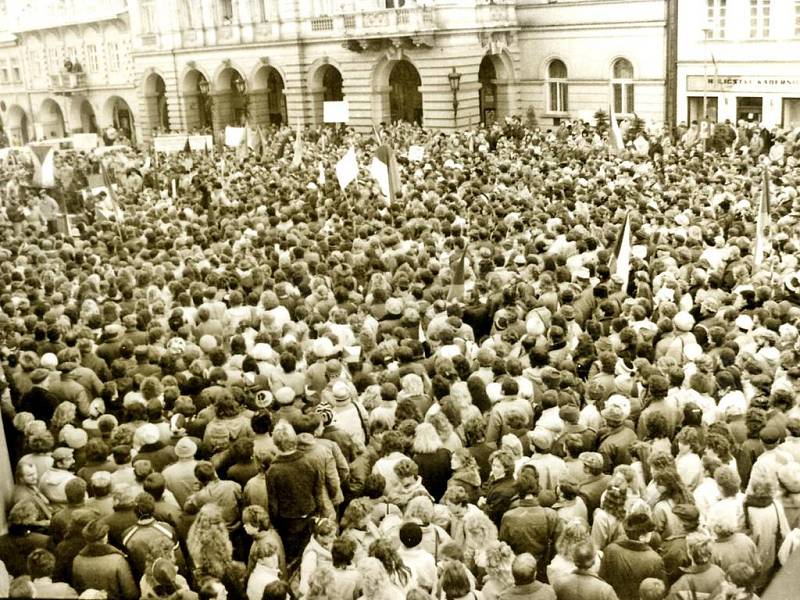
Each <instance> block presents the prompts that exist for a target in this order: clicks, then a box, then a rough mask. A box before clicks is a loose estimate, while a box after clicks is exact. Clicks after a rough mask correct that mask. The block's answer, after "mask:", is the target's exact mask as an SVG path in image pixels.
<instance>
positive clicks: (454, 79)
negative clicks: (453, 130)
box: [447, 67, 461, 126]
mask: <svg viewBox="0 0 800 600" xmlns="http://www.w3.org/2000/svg"><path fill="white" fill-rule="evenodd" d="M447 81H448V82H449V83H450V91H451V92H453V120H454V121H455V124H456V126H458V90H459V89H461V73H458V72H457V71H456V68H455V67H453V70H452V71H450V72H449V73H448V74H447Z"/></svg>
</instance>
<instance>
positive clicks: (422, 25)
mask: <svg viewBox="0 0 800 600" xmlns="http://www.w3.org/2000/svg"><path fill="white" fill-rule="evenodd" d="M435 29H436V19H435V12H434V8H433V7H430V6H413V7H407V8H387V9H379V10H370V11H362V12H357V13H349V14H345V15H333V16H319V17H313V18H311V19H307V20H306V23H305V24H304V26H303V30H304V32H305V34H306V35H308V36H310V37H316V36H319V37H323V36H342V37H345V36H346V37H351V38H361V37H367V38H368V37H380V36H384V35H386V36H404V35H418V34H421V33H430V32H432V31H434V30H435Z"/></svg>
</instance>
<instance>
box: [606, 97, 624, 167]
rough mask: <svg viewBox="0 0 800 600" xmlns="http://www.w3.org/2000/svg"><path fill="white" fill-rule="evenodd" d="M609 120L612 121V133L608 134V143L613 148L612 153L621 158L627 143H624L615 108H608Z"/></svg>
mask: <svg viewBox="0 0 800 600" xmlns="http://www.w3.org/2000/svg"><path fill="white" fill-rule="evenodd" d="M608 109H609V110H608V114H609V118H610V119H611V131H609V133H608V142H609V145H610V146H611V153H612V154H616V155H617V156H619V155H620V154H622V151H623V150H624V149H625V143H624V142H623V141H622V132H621V131H620V130H619V124H618V123H617V117H616V115H615V114H614V107H613V106H609V107H608Z"/></svg>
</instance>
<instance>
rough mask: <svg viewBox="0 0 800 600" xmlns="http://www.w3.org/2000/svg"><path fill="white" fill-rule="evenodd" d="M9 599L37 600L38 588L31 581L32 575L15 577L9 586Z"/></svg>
mask: <svg viewBox="0 0 800 600" xmlns="http://www.w3.org/2000/svg"><path fill="white" fill-rule="evenodd" d="M8 597H9V598H35V597H36V588H35V587H34V585H33V582H32V581H31V578H30V575H20V576H19V577H14V579H13V580H12V581H11V584H10V585H9V586H8Z"/></svg>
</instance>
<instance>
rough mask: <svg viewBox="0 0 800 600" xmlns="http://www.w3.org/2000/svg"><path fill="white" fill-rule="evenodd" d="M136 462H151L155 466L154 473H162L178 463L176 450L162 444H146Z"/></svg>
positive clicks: (140, 449)
mask: <svg viewBox="0 0 800 600" xmlns="http://www.w3.org/2000/svg"><path fill="white" fill-rule="evenodd" d="M135 460H149V461H150V464H151V465H153V471H155V472H157V473H161V471H163V470H164V469H165V468H166V467H168V466H169V465H171V464H172V463H174V462H177V461H178V456H177V455H176V454H175V448H174V447H172V446H167V445H165V444H163V443H161V442H156V443H155V444H145V445H144V446H142V447H141V448H139V453H138V454H137V455H136V458H135Z"/></svg>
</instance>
